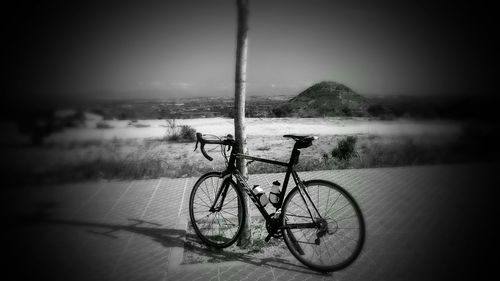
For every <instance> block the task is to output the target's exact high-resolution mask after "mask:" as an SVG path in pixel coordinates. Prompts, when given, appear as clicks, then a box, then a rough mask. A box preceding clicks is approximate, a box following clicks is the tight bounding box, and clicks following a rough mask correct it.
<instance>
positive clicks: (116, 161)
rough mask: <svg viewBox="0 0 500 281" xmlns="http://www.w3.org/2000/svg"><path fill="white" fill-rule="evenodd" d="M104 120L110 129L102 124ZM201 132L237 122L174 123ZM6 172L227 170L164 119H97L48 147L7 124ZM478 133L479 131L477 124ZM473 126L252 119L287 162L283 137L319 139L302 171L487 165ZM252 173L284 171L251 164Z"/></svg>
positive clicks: (40, 179) (149, 174) (46, 176)
mask: <svg viewBox="0 0 500 281" xmlns="http://www.w3.org/2000/svg"><path fill="white" fill-rule="evenodd" d="M103 122H104V123H103ZM175 125H176V126H177V127H179V126H181V125H188V126H191V127H192V128H194V129H195V130H196V131H198V132H202V133H204V134H212V135H217V136H223V135H225V134H227V133H233V132H234V128H233V120H232V119H225V118H200V119H178V120H175ZM4 126H5V128H4V131H9V130H10V132H11V133H10V134H8V136H9V137H7V138H4V139H3V142H4V145H3V147H4V152H3V155H4V157H3V158H2V162H3V163H2V166H3V167H5V168H4V170H7V171H8V173H7V177H8V179H9V180H8V182H10V183H11V184H34V183H53V182H66V181H80V180H95V179H141V178H157V177H172V178H175V177H188V176H198V175H200V174H202V173H204V172H207V171H210V170H220V169H223V168H224V158H223V157H222V156H221V153H220V148H219V147H217V146H212V147H208V146H207V151H208V152H209V154H210V155H212V156H213V157H214V161H213V162H209V161H208V160H206V159H205V158H203V156H202V155H201V153H200V152H199V151H196V152H195V151H193V150H194V143H193V142H178V141H169V140H168V136H169V134H170V133H171V131H172V129H171V128H169V127H168V123H167V121H166V120H137V121H134V122H130V121H116V120H110V121H102V120H101V121H95V122H88V123H87V124H86V125H85V126H84V127H81V128H73V129H67V130H65V131H63V132H60V133H56V134H53V135H51V136H50V137H48V138H47V139H46V141H45V142H44V144H43V145H42V146H31V145H29V142H28V141H27V139H26V137H23V136H21V135H19V134H16V133H15V130H14V129H13V127H12V125H8V124H7V125H4ZM472 127H473V126H472ZM470 128H471V125H466V124H462V123H459V122H453V121H444V120H424V121H417V120H408V119H397V120H391V121H381V120H373V119H368V118H308V119H299V118H269V119H260V118H249V119H247V135H248V139H247V143H248V149H249V154H250V155H253V156H257V157H265V158H271V159H277V160H281V161H287V160H288V157H289V155H290V150H291V148H292V146H293V141H291V140H289V139H285V138H283V137H282V135H284V134H314V135H318V136H319V140H318V141H317V142H315V144H314V145H313V146H312V147H310V148H307V149H304V150H303V151H302V155H301V161H300V165H299V166H298V168H299V170H318V169H335V168H364V167H382V166H404V165H420V164H442V163H455V162H466V161H478V160H482V159H481V157H479V156H480V155H481V153H480V152H478V151H477V149H478V146H477V145H475V144H474V143H473V142H472V141H471V136H470V135H471V134H473V135H474V136H475V135H477V133H476V132H472V133H471V130H470ZM346 136H353V137H354V138H355V143H354V147H353V149H354V153H352V154H350V155H348V157H342V156H340V157H339V156H337V157H335V156H333V155H332V150H333V149H335V148H336V147H337V146H338V143H339V142H341V141H342V140H344V139H345V138H346ZM249 169H250V172H258V173H265V172H276V171H280V170H279V168H278V169H277V168H276V167H274V166H271V165H267V164H262V163H252V164H251V165H250V166H249Z"/></svg>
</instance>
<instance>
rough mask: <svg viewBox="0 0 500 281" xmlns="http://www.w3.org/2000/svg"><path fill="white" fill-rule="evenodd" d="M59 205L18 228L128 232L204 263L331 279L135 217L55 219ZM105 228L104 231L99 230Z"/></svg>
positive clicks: (43, 208)
mask: <svg viewBox="0 0 500 281" xmlns="http://www.w3.org/2000/svg"><path fill="white" fill-rule="evenodd" d="M55 205H57V203H42V204H38V205H37V211H35V212H34V213H31V214H29V215H27V216H24V217H22V218H19V219H18V220H17V223H16V225H17V226H27V225H36V224H39V225H60V226H71V227H82V228H89V229H88V230H87V231H88V233H91V234H93V235H101V236H103V237H106V238H107V239H120V237H119V236H117V235H115V234H117V233H118V232H120V231H128V232H131V233H135V234H138V235H142V236H147V237H150V238H151V239H152V240H153V241H155V242H157V243H159V244H160V245H162V246H163V247H169V248H171V247H182V248H184V251H191V252H193V253H195V254H196V255H199V256H203V257H204V262H205V263H206V262H208V263H214V264H215V263H220V262H234V261H236V262H242V263H246V264H250V265H255V266H269V267H272V268H276V269H282V270H287V271H294V272H297V273H304V274H313V275H318V276H331V273H330V274H328V273H327V274H324V273H319V272H316V271H312V270H311V269H309V268H307V267H305V266H303V265H301V264H295V263H292V262H290V261H289V260H287V259H282V258H278V257H266V258H260V257H255V256H253V255H252V253H251V252H248V253H243V252H242V253H235V252H229V251H224V250H223V249H215V248H211V247H207V246H204V245H203V244H201V241H199V239H198V237H197V236H196V235H195V234H193V233H189V232H187V231H186V229H170V228H163V227H162V225H161V224H159V223H156V222H151V221H146V220H141V219H136V218H128V221H129V222H130V223H128V224H113V223H103V222H92V221H79V220H71V219H58V218H52V216H51V215H50V211H49V209H51V208H52V207H53V206H55ZM96 229H102V230H103V231H96Z"/></svg>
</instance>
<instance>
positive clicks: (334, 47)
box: [2, 0, 497, 100]
mask: <svg viewBox="0 0 500 281" xmlns="http://www.w3.org/2000/svg"><path fill="white" fill-rule="evenodd" d="M400 2H405V3H404V4H401V3H400ZM469 2H470V1H469ZM6 11H7V14H6V16H5V17H3V19H2V21H3V23H2V29H3V34H4V38H7V40H6V42H8V43H7V44H4V46H3V47H2V56H3V61H4V64H3V68H4V73H7V74H6V75H3V76H4V77H3V78H4V80H5V81H4V85H6V87H5V89H8V91H6V93H4V94H5V95H7V97H9V96H10V97H16V98H23V99H30V98H31V99H33V100H35V99H36V98H42V99H43V98H47V99H48V98H62V97H65V98H82V97H108V98H109V97H110V98H130V97H137V98H141V97H145V98H148V97H153V98H162V97H165V98H168V97H174V96H214V95H217V96H221V95H226V96H231V95H233V94H234V68H235V67H234V63H235V46H236V44H235V42H236V7H235V0H198V1H194V0H182V1H168V0H164V1H154V2H153V1H95V2H93V1H90V0H89V1H78V0H76V1H60V2H59V1H32V2H30V1H24V2H21V3H19V1H18V2H17V4H14V6H12V7H10V8H8V9H7V10H6ZM493 11H494V10H493V9H492V8H490V7H489V6H487V5H486V4H482V2H480V1H474V2H471V3H467V2H463V3H462V2H460V1H453V2H451V1H450V2H449V3H441V2H436V1H419V2H418V4H412V2H409V1H383V0H382V1H335V0H301V1H299V0H286V1H285V0H282V1H278V0H250V16H249V27H250V29H249V32H248V36H249V49H248V74H247V82H248V85H247V87H248V89H247V94H248V95H277V94H286V95H294V94H298V93H299V92H300V91H302V90H304V89H306V88H307V87H308V86H310V85H312V84H314V83H317V82H320V81H335V82H339V83H342V84H345V85H347V86H349V87H350V88H352V89H353V90H354V91H356V92H358V93H361V94H363V95H365V96H375V95H395V94H402V95H423V94H425V95H457V94H479V93H489V92H491V91H492V87H493V81H494V80H493V71H492V68H493V62H494V61H495V59H496V57H497V55H496V52H497V51H496V49H497V48H496V47H497V45H496V43H494V42H495V38H494V37H496V35H495V34H494V33H493V27H492V26H493ZM5 70H6V71H5Z"/></svg>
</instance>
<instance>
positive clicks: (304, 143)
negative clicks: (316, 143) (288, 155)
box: [283, 135, 318, 148]
mask: <svg viewBox="0 0 500 281" xmlns="http://www.w3.org/2000/svg"><path fill="white" fill-rule="evenodd" d="M283 137H284V138H291V139H293V140H294V141H296V143H295V147H296V148H306V147H309V146H311V145H312V141H313V140H316V139H318V137H317V136H311V135H302V136H300V135H284V136H283Z"/></svg>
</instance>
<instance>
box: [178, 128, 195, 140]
mask: <svg viewBox="0 0 500 281" xmlns="http://www.w3.org/2000/svg"><path fill="white" fill-rule="evenodd" d="M179 135H180V139H181V140H184V141H195V140H196V130H195V129H194V128H193V127H191V126H188V125H183V126H181V132H180V134H179Z"/></svg>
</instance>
